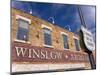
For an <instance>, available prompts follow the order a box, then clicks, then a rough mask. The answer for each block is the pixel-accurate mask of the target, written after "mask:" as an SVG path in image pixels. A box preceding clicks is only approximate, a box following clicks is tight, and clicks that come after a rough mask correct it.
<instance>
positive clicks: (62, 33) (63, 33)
mask: <svg viewBox="0 0 100 75" xmlns="http://www.w3.org/2000/svg"><path fill="white" fill-rule="evenodd" d="M62 35H65V36H67V44H68V48H64V41H63V40H64V39H63V36H62ZM61 38H62V43H63V49H64V50H70V48H69V43H68V34H67V33H65V32H61Z"/></svg>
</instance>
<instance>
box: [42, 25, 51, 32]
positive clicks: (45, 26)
mask: <svg viewBox="0 0 100 75" xmlns="http://www.w3.org/2000/svg"><path fill="white" fill-rule="evenodd" d="M42 28H47V29H50V30H51V31H52V28H51V27H49V26H47V25H44V24H42Z"/></svg>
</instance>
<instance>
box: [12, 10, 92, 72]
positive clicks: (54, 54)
mask: <svg viewBox="0 0 100 75" xmlns="http://www.w3.org/2000/svg"><path fill="white" fill-rule="evenodd" d="M11 12H12V14H11V19H12V25H11V37H12V39H11V43H12V72H23V71H43V70H47V71H48V70H73V69H91V65H90V62H89V58H88V55H87V53H85V52H84V50H82V49H81V47H80V45H79V36H77V35H75V34H74V33H73V32H70V31H68V30H66V29H63V28H61V27H59V26H57V25H54V24H51V23H49V22H47V21H44V20H42V19H40V18H37V17H35V16H32V15H30V14H28V13H25V12H23V11H21V10H18V9H15V8H12V10H11Z"/></svg>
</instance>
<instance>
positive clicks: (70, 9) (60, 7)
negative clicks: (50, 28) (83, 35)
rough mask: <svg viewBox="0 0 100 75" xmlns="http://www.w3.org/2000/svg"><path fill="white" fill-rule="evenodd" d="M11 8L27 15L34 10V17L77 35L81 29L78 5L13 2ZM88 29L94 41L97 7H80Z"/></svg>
mask: <svg viewBox="0 0 100 75" xmlns="http://www.w3.org/2000/svg"><path fill="white" fill-rule="evenodd" d="M11 6H12V7H14V8H17V9H20V10H22V11H24V12H26V13H29V12H30V10H32V15H33V16H36V17H38V18H41V19H43V20H46V21H48V22H51V23H52V22H53V21H52V19H51V18H50V17H52V18H53V19H54V22H55V23H54V24H55V25H58V26H60V27H62V28H66V29H69V28H70V29H71V30H70V31H72V32H74V33H77V31H78V30H79V29H80V26H81V22H80V18H79V14H78V10H77V6H76V5H71V4H58V3H41V2H21V1H14V0H13V1H12V3H11ZM80 7H81V9H82V12H83V15H84V19H85V22H86V26H87V28H88V29H89V30H90V31H91V32H92V33H93V36H94V40H95V35H96V25H95V24H96V23H95V6H87V5H86V6H84V5H80Z"/></svg>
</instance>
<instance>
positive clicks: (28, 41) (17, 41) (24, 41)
mask: <svg viewBox="0 0 100 75" xmlns="http://www.w3.org/2000/svg"><path fill="white" fill-rule="evenodd" d="M14 41H17V42H22V43H28V44H30V42H29V41H23V40H18V39H15V40H14Z"/></svg>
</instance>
